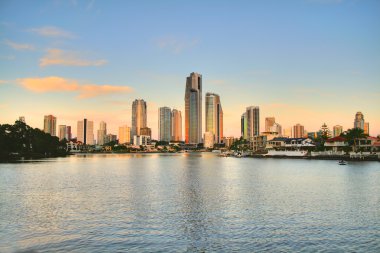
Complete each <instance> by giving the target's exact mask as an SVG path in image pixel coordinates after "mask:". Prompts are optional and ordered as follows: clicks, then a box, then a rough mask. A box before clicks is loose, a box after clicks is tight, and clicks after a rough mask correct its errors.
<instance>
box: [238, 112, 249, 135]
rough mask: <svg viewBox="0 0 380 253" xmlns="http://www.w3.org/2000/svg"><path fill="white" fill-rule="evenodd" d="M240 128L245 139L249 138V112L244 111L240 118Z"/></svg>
mask: <svg viewBox="0 0 380 253" xmlns="http://www.w3.org/2000/svg"><path fill="white" fill-rule="evenodd" d="M240 130H241V136H242V137H243V139H244V140H246V139H248V120H247V112H245V113H243V114H242V115H241V118H240Z"/></svg>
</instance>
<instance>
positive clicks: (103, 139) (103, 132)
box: [97, 121, 107, 145]
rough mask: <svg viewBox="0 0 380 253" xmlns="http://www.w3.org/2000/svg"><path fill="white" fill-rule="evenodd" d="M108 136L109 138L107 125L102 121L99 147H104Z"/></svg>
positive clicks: (99, 130)
mask: <svg viewBox="0 0 380 253" xmlns="http://www.w3.org/2000/svg"><path fill="white" fill-rule="evenodd" d="M106 136H107V123H106V122H104V121H100V123H99V129H98V136H97V137H98V139H97V142H98V145H104V144H105V143H106Z"/></svg>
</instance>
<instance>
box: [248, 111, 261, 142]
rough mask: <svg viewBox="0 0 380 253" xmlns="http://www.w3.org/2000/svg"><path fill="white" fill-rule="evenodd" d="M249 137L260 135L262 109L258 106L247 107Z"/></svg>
mask: <svg viewBox="0 0 380 253" xmlns="http://www.w3.org/2000/svg"><path fill="white" fill-rule="evenodd" d="M247 122H248V123H247V131H248V138H252V137H253V136H257V135H260V109H259V107H258V106H250V107H247Z"/></svg>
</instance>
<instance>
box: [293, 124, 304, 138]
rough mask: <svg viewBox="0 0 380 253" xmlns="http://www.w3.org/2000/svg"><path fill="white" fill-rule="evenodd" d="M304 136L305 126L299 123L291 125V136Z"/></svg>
mask: <svg viewBox="0 0 380 253" xmlns="http://www.w3.org/2000/svg"><path fill="white" fill-rule="evenodd" d="M304 136H305V127H304V126H303V125H301V124H296V125H295V126H293V138H303V137H304Z"/></svg>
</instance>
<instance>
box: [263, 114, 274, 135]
mask: <svg viewBox="0 0 380 253" xmlns="http://www.w3.org/2000/svg"><path fill="white" fill-rule="evenodd" d="M275 122H276V120H275V118H274V117H266V118H265V132H273V131H271V130H270V128H271V127H273V125H274V123H275Z"/></svg>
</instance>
